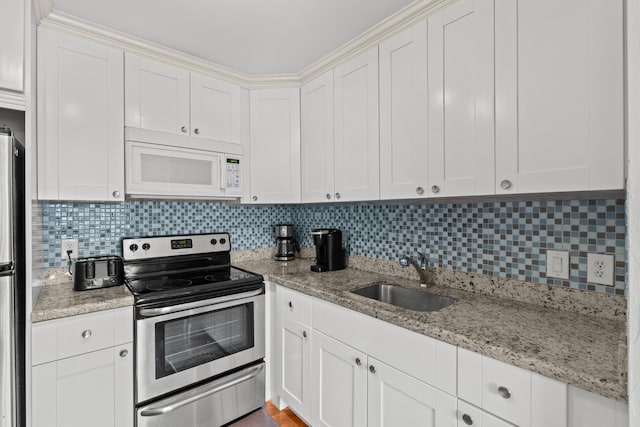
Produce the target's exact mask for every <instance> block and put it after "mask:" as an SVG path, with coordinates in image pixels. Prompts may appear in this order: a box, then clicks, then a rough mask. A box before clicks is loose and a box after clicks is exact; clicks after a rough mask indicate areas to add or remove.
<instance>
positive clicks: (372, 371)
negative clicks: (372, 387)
mask: <svg viewBox="0 0 640 427" xmlns="http://www.w3.org/2000/svg"><path fill="white" fill-rule="evenodd" d="M369 372H371V373H372V374H375V373H376V367H375V366H373V365H369Z"/></svg>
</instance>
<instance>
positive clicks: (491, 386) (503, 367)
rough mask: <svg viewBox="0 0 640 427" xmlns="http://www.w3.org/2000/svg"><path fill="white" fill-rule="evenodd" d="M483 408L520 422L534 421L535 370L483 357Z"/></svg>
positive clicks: (522, 423) (519, 423) (522, 424)
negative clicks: (532, 385)
mask: <svg viewBox="0 0 640 427" xmlns="http://www.w3.org/2000/svg"><path fill="white" fill-rule="evenodd" d="M482 408H483V409H485V410H487V411H489V412H491V413H493V414H495V415H497V416H499V417H501V418H504V419H506V420H508V421H511V422H513V423H515V424H517V425H520V426H527V425H530V419H531V372H529V371H526V370H524V369H521V368H518V367H515V366H513V365H508V364H506V363H503V362H499V361H497V360H495V359H491V358H489V357H483V358H482Z"/></svg>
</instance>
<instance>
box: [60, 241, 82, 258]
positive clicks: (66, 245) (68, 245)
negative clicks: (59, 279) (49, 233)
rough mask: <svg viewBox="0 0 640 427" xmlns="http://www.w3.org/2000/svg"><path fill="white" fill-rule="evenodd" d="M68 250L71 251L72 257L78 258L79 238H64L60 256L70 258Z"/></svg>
mask: <svg viewBox="0 0 640 427" xmlns="http://www.w3.org/2000/svg"><path fill="white" fill-rule="evenodd" d="M67 251H71V258H78V239H62V244H61V245H60V258H62V259H63V260H65V261H66V260H68V259H69V255H67Z"/></svg>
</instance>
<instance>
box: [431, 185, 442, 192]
mask: <svg viewBox="0 0 640 427" xmlns="http://www.w3.org/2000/svg"><path fill="white" fill-rule="evenodd" d="M431 191H432V192H433V193H435V194H438V193H439V192H440V187H438V186H437V185H433V186H431Z"/></svg>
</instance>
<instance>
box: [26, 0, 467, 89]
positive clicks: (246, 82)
mask: <svg viewBox="0 0 640 427" xmlns="http://www.w3.org/2000/svg"><path fill="white" fill-rule="evenodd" d="M455 1H457V0H416V1H414V2H413V3H411V4H409V5H408V6H406V7H404V8H403V9H401V10H400V11H398V12H396V13H394V14H393V15H391V16H389V17H387V18H386V19H384V20H383V21H381V22H379V23H378V24H376V25H374V26H373V27H371V28H369V29H368V30H367V31H365V32H364V33H362V34H360V35H359V36H357V37H356V38H354V39H352V40H351V41H349V42H347V43H346V44H344V45H342V46H341V47H339V48H338V49H336V50H334V51H333V52H331V53H329V54H328V55H326V56H324V57H322V58H320V59H319V60H317V61H316V62H314V63H313V64H311V65H309V66H307V67H305V68H304V69H303V70H301V71H300V72H299V73H287V74H246V73H242V72H240V71H236V70H233V69H231V68H227V67H223V66H221V65H218V64H215V63H213V62H210V61H207V60H205V59H202V58H199V57H197V56H193V55H189V54H186V53H184V52H181V51H178V50H175V49H171V48H168V47H165V46H162V45H159V44H156V43H152V42H149V41H147V40H144V39H141V38H137V37H134V36H132V35H130V34H126V33H123V32H120V31H116V30H113V29H111V28H107V27H103V26H100V25H97V24H95V23H93V22H89V21H85V20H83V19H81V18H78V17H76V16H72V15H69V14H66V13H63V12H59V11H56V10H52V3H51V0H33V4H34V10H35V15H36V20H37V22H39V24H40V25H41V26H43V27H45V28H50V29H54V30H58V31H64V32H67V33H70V34H73V35H76V36H79V37H82V38H85V39H89V40H92V41H95V42H97V43H100V44H103V45H107V46H111V47H113V48H116V49H119V50H123V51H125V52H130V53H134V54H136V55H140V56H145V57H147V58H150V59H154V60H157V61H161V62H165V63H168V64H171V65H174V66H176V67H181V68H187V69H189V70H191V71H195V72H198V73H202V74H206V75H211V76H213V77H216V78H219V79H222V80H226V81H228V82H231V83H234V84H238V85H240V86H241V87H244V88H247V89H259V88H260V89H262V88H283V87H300V86H301V85H302V84H303V83H306V82H308V81H309V80H311V79H313V78H315V77H317V76H319V75H321V74H323V73H324V72H326V71H328V70H330V69H332V68H334V67H335V66H336V65H338V64H340V63H342V62H345V61H346V60H348V59H349V58H352V57H353V56H355V55H357V54H359V53H361V52H363V51H365V50H367V49H369V48H370V47H372V46H374V45H376V44H378V43H379V42H380V41H381V40H383V39H384V38H386V37H389V36H390V35H392V34H395V33H397V32H399V31H402V30H403V29H405V28H407V27H409V26H411V25H413V24H414V23H416V22H418V21H420V20H422V19H425V18H426V17H427V16H429V15H432V14H433V13H435V12H436V11H438V10H440V9H442V8H443V7H444V6H447V5H449V4H451V3H453V2H455Z"/></svg>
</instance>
